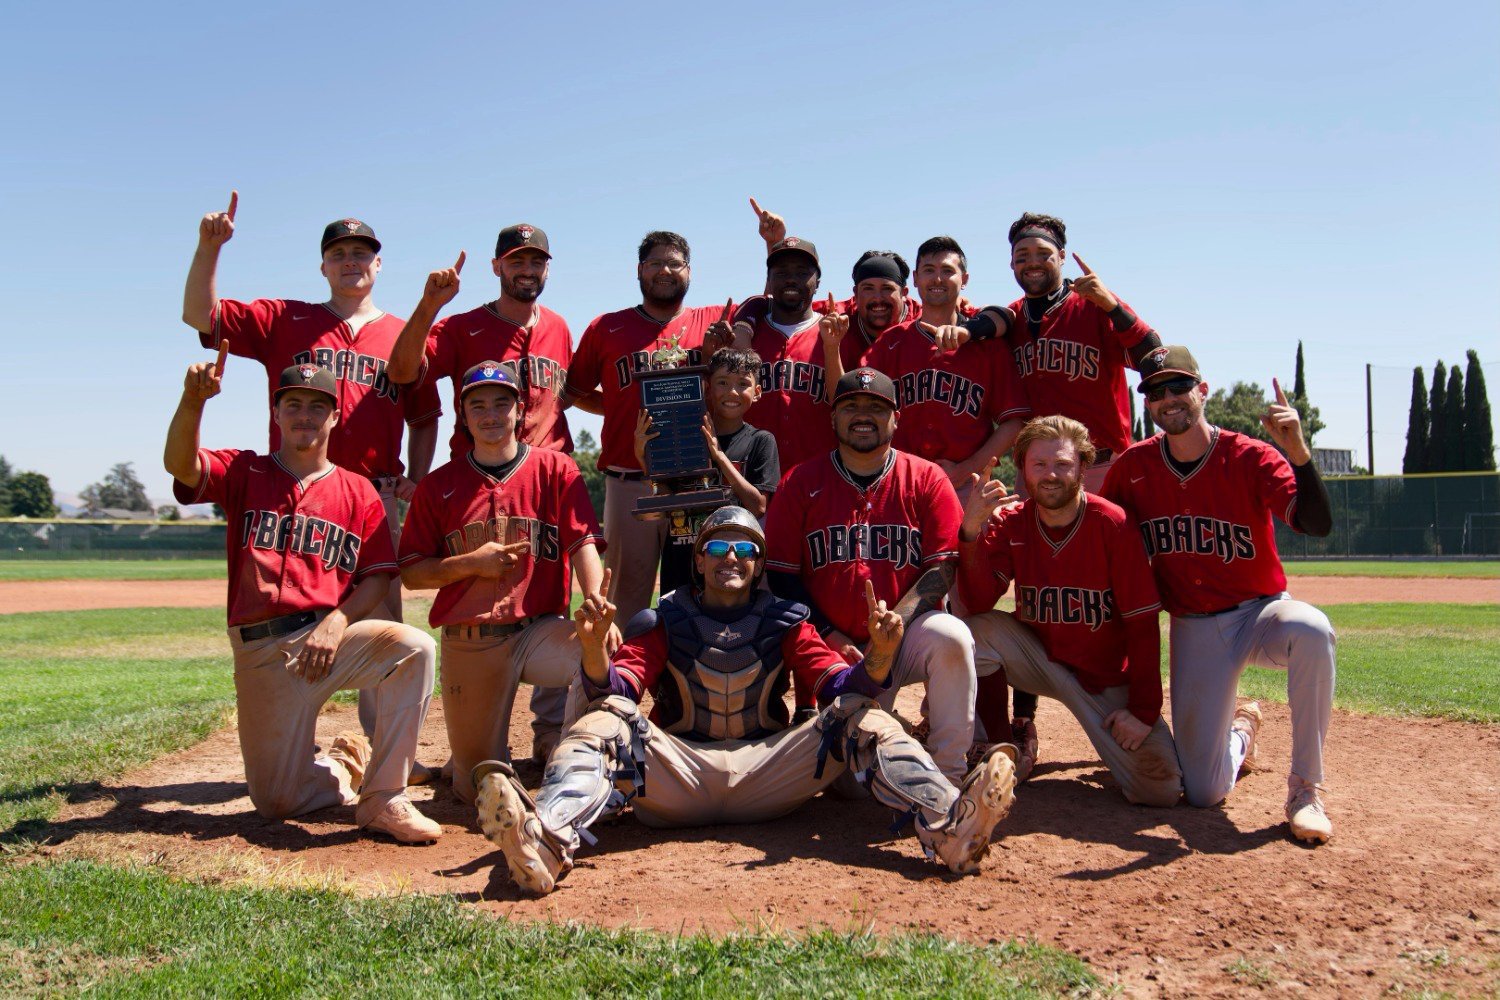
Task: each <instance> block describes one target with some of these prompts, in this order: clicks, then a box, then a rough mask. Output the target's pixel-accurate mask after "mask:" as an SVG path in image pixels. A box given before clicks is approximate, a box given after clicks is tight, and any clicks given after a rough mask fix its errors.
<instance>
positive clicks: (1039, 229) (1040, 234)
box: [1010, 226, 1063, 250]
mask: <svg viewBox="0 0 1500 1000" xmlns="http://www.w3.org/2000/svg"><path fill="white" fill-rule="evenodd" d="M1033 238H1034V239H1038V240H1046V241H1047V242H1048V243H1051V244H1052V245H1053V246H1055V247H1057V249H1059V250H1061V249H1062V248H1063V239H1062V237H1061V236H1059V235H1057V231H1056V230H1054V229H1049V228H1047V227H1046V226H1027V227H1026V228H1025V229H1023V230H1021V231H1020V232H1019V233H1016V238H1015V239H1013V240H1011V241H1010V245H1011V246H1015V245H1016V244H1017V243H1019V242H1021V241H1022V240H1026V239H1033Z"/></svg>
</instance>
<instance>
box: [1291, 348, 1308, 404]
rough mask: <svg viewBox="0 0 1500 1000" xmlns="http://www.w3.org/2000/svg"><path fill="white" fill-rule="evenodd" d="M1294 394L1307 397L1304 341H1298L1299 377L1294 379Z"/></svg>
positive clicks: (1300, 397)
mask: <svg viewBox="0 0 1500 1000" xmlns="http://www.w3.org/2000/svg"><path fill="white" fill-rule="evenodd" d="M1292 395H1293V396H1295V397H1297V398H1298V399H1306V398H1307V376H1306V375H1305V374H1303V371H1302V341H1300V340H1299V341H1297V377H1296V378H1295V379H1293V380H1292Z"/></svg>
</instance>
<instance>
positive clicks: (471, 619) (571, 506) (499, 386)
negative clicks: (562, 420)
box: [400, 360, 604, 802]
mask: <svg viewBox="0 0 1500 1000" xmlns="http://www.w3.org/2000/svg"><path fill="white" fill-rule="evenodd" d="M458 405H459V408H460V409H459V418H460V420H461V421H462V426H463V428H464V431H465V433H466V434H468V435H470V436H471V437H472V439H473V440H472V442H471V448H470V449H469V450H466V451H465V452H464V454H463V455H462V456H461V457H459V458H456V459H454V460H453V461H451V462H449V463H447V464H446V465H443V466H441V467H440V468H438V469H435V470H434V471H433V472H432V473H431V474H429V475H428V476H427V478H426V479H424V480H422V482H421V484H420V485H419V486H418V487H417V495H416V497H415V498H413V500H412V505H411V510H410V511H408V512H407V515H406V530H405V531H404V532H403V533H402V536H401V555H400V562H401V577H402V579H403V580H404V581H405V582H406V585H407V586H409V587H411V588H412V589H414V590H427V589H434V588H436V589H437V590H438V593H437V597H436V598H434V600H433V603H432V613H431V615H430V617H429V619H428V621H429V623H430V624H431V625H432V627H433V628H440V629H441V630H442V655H443V660H442V664H443V672H442V676H443V686H442V694H443V717H444V721H445V722H446V724H447V727H448V745H449V747H450V748H451V749H452V752H453V770H452V773H453V791H454V793H455V794H456V795H457V796H458V797H459V798H460V799H462V800H463V801H465V802H472V801H474V786H473V785H472V784H471V783H470V771H471V770H472V769H473V767H474V765H475V764H477V763H478V762H479V761H481V760H485V759H487V758H491V757H497V758H500V759H502V760H509V759H510V746H509V743H508V737H509V733H510V714H511V705H512V704H513V703H514V701H515V696H516V685H517V684H519V683H521V682H522V681H524V682H526V683H528V684H532V685H536V686H541V687H547V688H552V689H555V690H559V691H562V692H566V689H567V686H568V684H569V682H570V681H572V679H573V678H574V677H575V676H577V674H578V662H579V659H578V658H579V652H578V641H577V639H576V638H575V637H574V635H573V623H572V622H570V621H569V620H568V619H567V617H566V615H567V612H568V603H569V598H570V589H569V584H568V581H569V576H570V570H576V571H577V574H578V581H579V585H580V586H581V587H582V589H583V591H584V593H594V592H596V591H598V589H599V585H600V580H601V576H602V574H603V569H602V567H601V566H600V563H599V553H598V547H599V546H601V545H602V544H603V541H604V540H603V537H602V535H601V534H600V532H599V525H598V522H597V521H596V520H595V518H594V508H593V505H592V504H591V503H590V502H589V496H588V490H587V489H586V488H585V487H584V484H583V477H582V476H581V475H580V474H579V472H578V466H577V465H575V464H574V463H573V461H572V459H570V458H568V456H566V455H564V454H563V453H562V452H560V451H554V450H552V449H548V448H540V447H533V446H531V445H528V444H525V443H523V442H520V441H518V440H517V430H516V429H517V428H518V427H519V426H521V425H522V423H523V422H524V420H525V412H524V411H525V405H526V404H525V402H524V401H523V396H522V388H521V385H520V382H519V380H518V379H517V378H516V377H515V376H514V375H512V374H511V372H510V370H509V369H508V368H506V367H504V366H503V365H502V364H501V363H500V362H498V361H493V360H487V361H483V362H481V363H480V364H478V365H476V366H475V367H474V368H472V369H470V370H469V372H468V373H467V374H465V375H463V376H462V377H461V378H460V379H459V399H458ZM564 696H565V695H564ZM554 726H555V723H553V722H551V721H550V720H548V719H543V718H540V717H538V718H536V719H535V720H534V721H533V729H534V740H533V742H534V743H544V744H545V743H548V742H550V743H551V744H552V745H554V746H555V745H556V740H557V736H556V735H554V734H555V728H554ZM542 759H543V760H545V759H546V757H545V754H543V755H542Z"/></svg>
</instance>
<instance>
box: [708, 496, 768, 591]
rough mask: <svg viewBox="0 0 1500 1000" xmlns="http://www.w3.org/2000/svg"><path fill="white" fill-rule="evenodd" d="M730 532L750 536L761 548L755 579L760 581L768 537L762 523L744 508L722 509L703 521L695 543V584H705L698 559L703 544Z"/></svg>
mask: <svg viewBox="0 0 1500 1000" xmlns="http://www.w3.org/2000/svg"><path fill="white" fill-rule="evenodd" d="M728 531H738V532H741V533H742V534H745V535H747V536H749V538H750V540H751V541H753V542H754V543H755V544H756V545H759V546H760V559H759V560H757V562H758V565H757V566H756V567H755V578H756V579H757V580H759V579H760V576H761V574H762V573H764V572H765V571H766V535H765V532H763V531H761V530H760V522H759V521H757V520H756V519H755V515H754V514H752V513H750V512H749V511H748V510H746V509H745V508H743V507H734V506H729V507H720V508H719V509H718V510H716V511H714V512H713V513H712V514H710V515H708V517H706V518H705V519H704V521H703V526H702V527H701V528H699V529H698V537H697V538H696V539H694V541H693V557H694V558H693V582H694V583H697V584H698V585H699V586H702V584H703V574H701V573H699V572H698V559H697V557H698V556H699V555H700V554H701V553H702V552H703V544H704V543H705V542H707V541H708V540H709V539H711V538H713V537H714V536H715V535H722V534H724V533H725V532H728Z"/></svg>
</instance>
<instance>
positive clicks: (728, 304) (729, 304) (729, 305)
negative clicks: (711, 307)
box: [719, 295, 734, 323]
mask: <svg viewBox="0 0 1500 1000" xmlns="http://www.w3.org/2000/svg"><path fill="white" fill-rule="evenodd" d="M733 312H734V296H733V295H731V296H730V297H729V298H728V299H727V300H726V301H725V302H724V315H722V316H720V317H719V322H720V323H728V322H729V316H730V314H731V313H733Z"/></svg>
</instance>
